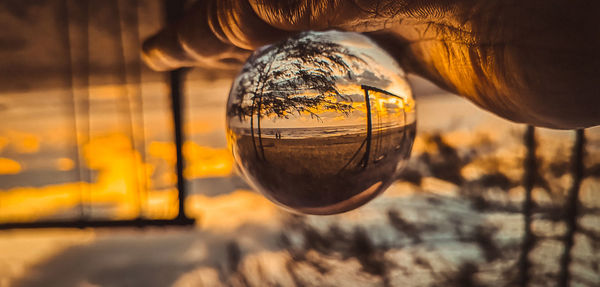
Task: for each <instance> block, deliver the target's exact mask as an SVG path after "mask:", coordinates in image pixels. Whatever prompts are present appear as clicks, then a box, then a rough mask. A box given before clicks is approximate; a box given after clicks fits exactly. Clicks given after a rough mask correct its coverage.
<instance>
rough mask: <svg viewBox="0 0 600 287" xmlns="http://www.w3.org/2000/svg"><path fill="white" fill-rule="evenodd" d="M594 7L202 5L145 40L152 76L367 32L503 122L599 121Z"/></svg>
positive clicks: (438, 2) (530, 0)
mask: <svg viewBox="0 0 600 287" xmlns="http://www.w3.org/2000/svg"><path fill="white" fill-rule="evenodd" d="M599 12H600V2H597V1H587V2H586V1H566V0H548V1H540V0H524V1H523V0H521V1H517V0H454V1H453V0H403V1H394V0H352V1H350V0H349V1H336V0H327V1H316V0H302V1H292V0H200V1H198V2H197V3H196V4H195V5H194V6H193V7H192V8H191V9H190V10H189V11H188V12H187V14H186V16H185V17H184V18H183V19H182V20H181V21H180V22H179V23H178V24H176V25H173V26H170V27H167V28H166V29H165V30H163V31H161V32H160V33H159V34H157V35H156V36H154V37H152V38H150V39H149V40H147V41H146V43H144V47H143V50H144V59H145V61H146V63H148V65H149V66H150V67H152V68H154V69H156V70H169V69H174V68H178V67H185V66H204V67H237V66H239V65H240V64H241V63H243V61H244V60H245V59H246V57H247V56H248V55H249V54H250V53H251V50H253V49H255V48H257V47H260V46H262V45H265V44H269V43H273V42H275V41H278V40H280V39H283V38H285V37H288V36H290V35H292V34H294V33H296V32H299V31H304V30H327V29H339V30H346V31H355V32H364V33H366V34H367V35H368V36H370V37H371V38H372V39H373V40H375V41H376V42H378V43H379V44H380V45H381V46H382V47H383V48H384V49H386V50H387V51H388V52H389V53H390V54H391V55H393V56H394V57H395V58H396V59H397V60H398V61H399V63H400V64H401V65H402V66H403V68H405V69H406V70H407V72H410V73H415V74H418V75H420V76H423V77H425V78H427V79H429V80H431V81H433V82H434V83H436V84H437V85H439V86H440V87H442V88H445V89H447V90H449V91H451V92H454V93H457V94H459V95H462V96H464V97H466V98H467V99H469V100H471V101H473V102H474V103H476V104H477V105H479V106H480V107H482V108H484V109H487V110H489V111H491V112H493V113H496V114H498V115H500V116H502V117H505V118H507V119H509V120H513V121H517V122H523V123H528V124H533V125H538V126H546V127H552V128H582V127H589V126H594V125H599V124H600V88H599V86H598V85H599V84H600V56H599V51H600V25H598V23H597V20H596V17H597V14H598V13H599Z"/></svg>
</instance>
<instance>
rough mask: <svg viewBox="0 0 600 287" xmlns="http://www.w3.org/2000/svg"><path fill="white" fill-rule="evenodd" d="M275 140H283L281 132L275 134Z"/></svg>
mask: <svg viewBox="0 0 600 287" xmlns="http://www.w3.org/2000/svg"><path fill="white" fill-rule="evenodd" d="M275 138H276V139H279V140H280V139H281V132H279V131H276V132H275Z"/></svg>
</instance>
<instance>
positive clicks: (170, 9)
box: [164, 0, 188, 220]
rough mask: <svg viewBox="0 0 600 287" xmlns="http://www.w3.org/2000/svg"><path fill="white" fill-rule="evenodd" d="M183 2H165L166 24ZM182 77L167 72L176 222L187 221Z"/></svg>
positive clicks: (179, 12)
mask: <svg viewBox="0 0 600 287" xmlns="http://www.w3.org/2000/svg"><path fill="white" fill-rule="evenodd" d="M184 4H185V3H184V1H183V0H165V1H164V5H165V6H164V7H165V12H166V20H167V24H172V23H174V22H176V21H177V20H178V19H179V18H180V17H181V16H182V15H183V10H184ZM183 76H184V70H183V69H177V70H174V71H171V72H168V77H169V82H170V93H171V112H172V117H173V126H174V131H175V153H176V158H177V162H176V167H175V169H176V172H177V197H178V201H179V204H178V213H177V220H188V217H187V215H186V214H185V196H186V194H187V190H186V184H185V179H184V178H183V165H184V163H183V143H184V141H185V139H184V134H183V120H184V119H183V102H182V99H183Z"/></svg>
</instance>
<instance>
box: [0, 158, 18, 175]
mask: <svg viewBox="0 0 600 287" xmlns="http://www.w3.org/2000/svg"><path fill="white" fill-rule="evenodd" d="M19 172H21V164H19V163H18V162H16V161H14V160H12V159H9V158H2V157H0V174H17V173H19Z"/></svg>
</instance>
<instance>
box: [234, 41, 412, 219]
mask: <svg viewBox="0 0 600 287" xmlns="http://www.w3.org/2000/svg"><path fill="white" fill-rule="evenodd" d="M415 127H416V115H415V102H414V99H413V97H412V92H411V88H410V86H409V84H408V82H407V80H406V77H405V73H404V71H403V70H402V68H401V67H400V66H399V65H398V64H397V63H396V61H395V60H394V59H393V58H392V57H391V56H390V55H388V54H387V53H386V52H385V51H384V50H383V49H381V48H380V47H378V46H377V44H375V43H374V42H373V41H371V40H370V39H369V38H367V37H366V36H363V35H361V34H357V33H349V32H338V31H329V32H305V33H302V34H299V35H297V36H295V37H292V38H289V39H287V40H285V41H282V42H280V43H277V44H274V45H269V46H265V47H262V48H260V49H258V50H257V51H255V52H254V54H253V55H251V56H250V58H249V59H248V61H247V62H246V63H245V65H244V66H243V68H242V70H241V72H240V73H239V75H238V76H237V77H236V79H235V81H234V83H233V85H232V87H231V91H230V94H229V99H228V103H227V138H228V145H229V147H230V149H231V150H232V153H233V156H234V158H235V161H236V163H237V166H238V168H239V170H240V171H241V173H242V174H243V175H244V177H245V178H246V180H247V181H248V183H249V184H250V185H251V186H253V187H254V188H255V189H256V190H258V191H260V192H261V193H262V194H264V195H265V196H266V197H268V198H269V199H270V200H272V201H274V202H275V203H277V204H279V205H281V206H283V207H284V208H286V209H288V210H291V211H295V212H299V213H305V214H318V215H327V214H335V213H341V212H345V211H349V210H351V209H354V208H357V207H359V206H361V205H363V204H365V203H367V202H368V201H369V200H371V199H373V198H374V197H375V196H377V195H378V194H380V193H381V192H383V191H384V190H385V189H386V188H387V187H389V186H390V184H391V183H392V182H393V181H394V180H395V179H396V177H397V175H398V173H399V171H400V170H401V168H402V167H403V166H404V164H405V162H406V161H407V159H408V157H409V155H410V151H411V148H412V144H413V142H414V138H415Z"/></svg>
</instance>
